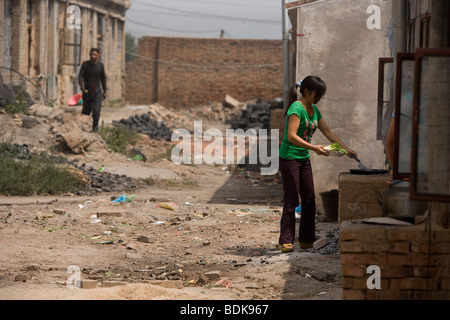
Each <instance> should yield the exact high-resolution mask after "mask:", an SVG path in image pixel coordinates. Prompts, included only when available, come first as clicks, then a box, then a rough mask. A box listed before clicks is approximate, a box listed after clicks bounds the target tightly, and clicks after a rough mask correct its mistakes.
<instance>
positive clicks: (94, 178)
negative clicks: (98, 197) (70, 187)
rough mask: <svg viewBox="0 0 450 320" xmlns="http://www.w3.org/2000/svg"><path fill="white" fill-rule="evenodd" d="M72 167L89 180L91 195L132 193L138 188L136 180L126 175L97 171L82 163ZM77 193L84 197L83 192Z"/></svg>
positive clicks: (74, 164)
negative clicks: (99, 193)
mask: <svg viewBox="0 0 450 320" xmlns="http://www.w3.org/2000/svg"><path fill="white" fill-rule="evenodd" d="M72 165H73V166H74V167H75V168H76V169H78V170H79V171H81V173H83V174H84V175H85V176H86V177H87V178H88V179H89V181H90V184H91V185H90V186H91V191H92V192H93V193H98V192H115V191H117V192H123V191H132V190H135V189H137V188H138V187H139V186H138V184H137V182H136V180H134V179H133V178H130V177H127V176H126V175H119V174H112V173H108V172H102V171H98V170H95V169H94V168H93V167H92V166H87V165H86V164H84V163H83V164H82V165H80V166H78V164H77V163H72ZM77 193H78V194H79V195H84V191H78V192H77Z"/></svg>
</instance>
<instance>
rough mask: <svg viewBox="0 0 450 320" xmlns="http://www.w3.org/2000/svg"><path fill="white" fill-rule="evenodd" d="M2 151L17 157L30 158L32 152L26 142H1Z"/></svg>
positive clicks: (4, 153)
mask: <svg viewBox="0 0 450 320" xmlns="http://www.w3.org/2000/svg"><path fill="white" fill-rule="evenodd" d="M0 153H1V154H2V155H6V154H8V155H10V156H13V157H14V158H16V159H20V160H22V159H30V158H31V156H32V154H31V152H30V149H29V148H28V146H27V145H26V144H22V145H20V144H17V143H1V144H0Z"/></svg>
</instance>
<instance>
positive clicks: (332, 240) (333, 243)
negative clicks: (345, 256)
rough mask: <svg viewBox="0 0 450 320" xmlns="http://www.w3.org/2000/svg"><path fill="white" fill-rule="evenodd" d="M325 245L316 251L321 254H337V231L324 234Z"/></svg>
mask: <svg viewBox="0 0 450 320" xmlns="http://www.w3.org/2000/svg"><path fill="white" fill-rule="evenodd" d="M325 236H326V238H327V244H326V245H325V246H324V247H322V248H320V249H318V250H317V251H318V252H319V253H321V254H324V255H327V254H339V229H334V230H330V231H328V232H327V233H326V235H325Z"/></svg>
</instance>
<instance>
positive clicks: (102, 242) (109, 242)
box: [97, 241, 114, 244]
mask: <svg viewBox="0 0 450 320" xmlns="http://www.w3.org/2000/svg"><path fill="white" fill-rule="evenodd" d="M97 243H98V244H113V243H114V241H100V242H97Z"/></svg>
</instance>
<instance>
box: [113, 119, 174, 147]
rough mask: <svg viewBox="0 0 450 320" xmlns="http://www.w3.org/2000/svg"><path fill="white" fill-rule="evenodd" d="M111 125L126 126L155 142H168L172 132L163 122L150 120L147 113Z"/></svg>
mask: <svg viewBox="0 0 450 320" xmlns="http://www.w3.org/2000/svg"><path fill="white" fill-rule="evenodd" d="M113 125H115V126H117V125H123V126H127V127H129V128H131V129H132V130H134V131H136V132H138V133H141V134H145V135H147V136H149V137H150V138H152V139H155V140H165V141H170V140H171V137H172V130H171V129H170V128H169V127H168V126H166V124H165V123H164V122H162V121H157V120H154V119H152V118H151V117H150V115H149V114H148V113H144V114H141V115H135V116H132V117H129V118H128V119H122V120H120V121H113Z"/></svg>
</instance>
